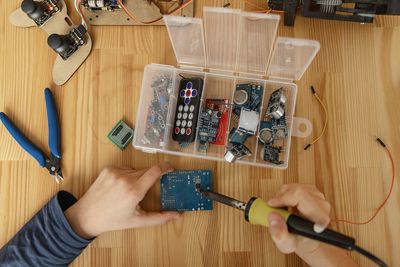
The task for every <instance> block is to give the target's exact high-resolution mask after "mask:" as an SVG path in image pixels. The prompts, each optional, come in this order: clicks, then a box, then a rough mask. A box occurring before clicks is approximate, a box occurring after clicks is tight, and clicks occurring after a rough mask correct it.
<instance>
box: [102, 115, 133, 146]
mask: <svg viewBox="0 0 400 267" xmlns="http://www.w3.org/2000/svg"><path fill="white" fill-rule="evenodd" d="M133 133H134V130H133V129H131V128H130V127H129V126H128V125H127V124H126V123H125V122H124V121H123V120H120V121H119V122H118V123H117V124H116V125H115V126H114V128H113V129H112V130H111V132H110V133H109V134H108V136H107V137H108V139H110V141H111V142H112V143H113V144H114V145H116V146H117V147H118V148H119V149H121V150H124V149H125V148H126V147H127V146H128V145H129V144H130V142H131V141H132V139H133Z"/></svg>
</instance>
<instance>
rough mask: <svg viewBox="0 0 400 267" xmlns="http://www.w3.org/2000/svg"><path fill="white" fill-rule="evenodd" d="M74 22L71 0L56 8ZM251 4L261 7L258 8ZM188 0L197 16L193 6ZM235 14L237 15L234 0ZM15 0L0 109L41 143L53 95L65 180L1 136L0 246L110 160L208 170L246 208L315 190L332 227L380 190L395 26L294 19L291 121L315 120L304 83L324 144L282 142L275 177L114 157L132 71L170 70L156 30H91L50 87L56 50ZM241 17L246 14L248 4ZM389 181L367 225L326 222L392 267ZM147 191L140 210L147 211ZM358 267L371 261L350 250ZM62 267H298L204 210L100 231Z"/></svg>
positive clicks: (398, 32) (398, 62) (165, 43)
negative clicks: (81, 59)
mask: <svg viewBox="0 0 400 267" xmlns="http://www.w3.org/2000/svg"><path fill="white" fill-rule="evenodd" d="M67 2H68V7H69V9H70V14H71V15H72V17H73V19H74V20H75V21H78V16H77V14H76V13H75V11H73V9H72V8H73V5H72V1H67ZM260 2H261V1H260ZM224 3H225V2H224V1H222V0H221V1H201V0H198V1H196V6H195V10H196V16H201V15H202V6H203V4H204V5H205V4H207V5H212V6H222V5H223V4H224ZM232 3H233V7H239V8H245V5H244V3H243V2H240V1H234V2H232ZM18 4H19V3H18V1H1V2H0V22H1V24H0V25H1V27H0V40H1V46H0V49H1V50H0V64H1V67H0V92H1V97H0V110H2V111H5V112H7V113H8V114H10V116H11V117H12V118H13V119H14V120H15V121H16V123H17V124H18V125H19V126H21V128H22V130H23V131H24V133H26V135H27V136H28V137H29V138H31V139H32V140H33V141H34V142H36V143H37V144H38V145H39V146H41V147H47V136H48V135H47V119H46V110H45V105H44V97H43V89H44V88H45V87H47V86H49V87H51V88H52V89H53V92H54V93H55V98H56V102H57V105H58V108H59V112H60V117H61V118H60V120H61V129H62V152H63V172H64V175H65V178H66V179H65V182H64V183H63V184H62V185H60V186H57V185H56V184H55V183H54V182H53V181H52V180H51V179H50V177H49V175H48V173H47V172H46V170H44V169H41V168H39V167H38V166H37V163H36V162H35V161H34V160H32V159H31V158H30V157H29V156H28V155H27V154H26V153H25V152H24V151H23V150H22V149H21V148H20V147H19V146H18V145H17V144H16V143H15V142H14V141H13V140H12V139H11V137H10V136H9V135H8V133H7V132H6V130H5V128H4V127H2V126H1V127H0V225H1V227H0V245H3V244H5V243H6V242H7V241H8V240H9V239H10V238H11V237H12V236H13V235H14V234H15V233H16V232H17V231H18V229H20V227H21V226H22V225H23V224H24V223H25V222H26V221H27V220H28V219H29V218H30V217H32V216H33V215H34V214H35V213H36V212H37V211H38V210H39V209H40V208H41V207H42V206H43V205H44V204H45V203H46V202H47V201H48V200H49V199H50V198H51V197H52V196H53V195H54V194H55V193H56V192H57V191H58V190H60V189H64V190H69V191H70V192H72V193H73V194H75V195H76V196H81V195H82V194H83V193H84V192H85V191H86V190H87V189H88V187H89V186H90V184H91V183H92V182H93V181H94V180H95V179H96V176H97V174H98V173H99V171H100V170H101V169H102V168H103V167H105V166H109V165H128V166H132V167H135V168H138V169H140V168H146V167H148V166H150V165H152V164H156V163H157V162H160V161H164V160H169V161H171V162H173V164H174V166H175V167H176V168H177V169H180V168H184V169H201V168H208V169H211V170H212V171H213V173H214V176H215V180H214V188H215V189H216V190H218V191H220V192H224V193H225V194H229V195H232V196H234V197H236V198H239V199H243V200H246V199H248V198H249V197H250V196H253V195H257V196H261V197H263V198H265V199H268V198H269V197H271V196H273V195H274V193H275V192H276V191H277V190H278V189H279V187H280V186H281V185H282V184H284V183H296V182H301V183H313V184H316V185H317V187H318V188H319V189H320V190H321V191H322V192H324V193H325V195H326V197H327V199H329V201H330V202H331V203H332V207H333V209H332V218H339V217H340V218H348V219H353V220H363V219H366V218H368V217H369V216H370V215H371V214H372V213H373V211H374V209H375V208H376V207H378V205H379V204H380V203H381V202H382V200H383V198H384V197H385V195H386V194H387V191H388V189H389V185H390V177H391V167H390V162H389V159H388V157H387V155H386V153H385V151H384V149H383V148H382V147H380V146H379V145H378V143H377V142H376V141H375V140H374V135H378V136H380V137H381V138H382V139H383V140H384V141H385V142H386V144H387V145H388V147H389V148H390V149H391V150H392V153H393V155H394V158H395V162H399V160H400V151H399V150H398V148H399V147H400V138H399V137H400V116H399V101H400V90H399V89H400V88H399V87H400V75H399V73H400V49H399V47H400V46H399V44H400V17H397V18H393V17H379V18H377V19H376V20H375V23H374V24H373V25H370V24H368V25H367V24H366V25H360V24H357V23H348V22H334V21H323V20H312V19H308V18H301V17H297V19H296V26H295V27H283V25H282V26H280V27H279V34H280V35H283V36H295V37H300V38H310V39H316V40H318V41H319V42H320V43H321V51H320V52H319V54H318V55H317V57H316V59H315V60H314V62H313V63H312V65H311V66H310V68H309V69H308V70H307V72H306V73H305V75H304V77H303V78H302V79H301V81H299V82H298V85H299V93H298V100H297V109H296V115H297V116H301V117H306V118H309V119H310V120H311V121H312V122H313V124H314V129H315V131H314V136H316V135H317V134H318V133H319V132H320V131H321V127H322V123H323V120H322V119H323V113H322V110H321V107H320V106H319V104H318V103H317V102H316V100H315V99H314V98H313V96H312V94H311V93H310V91H309V89H308V87H309V85H311V84H313V85H314V86H315V87H316V89H317V90H318V92H319V93H320V95H321V97H322V99H323V101H324V102H325V103H326V105H327V108H328V112H329V125H328V128H327V132H326V134H325V136H324V137H323V138H322V140H321V141H320V142H318V143H317V144H316V145H315V146H313V147H312V148H311V149H309V150H308V151H304V150H303V147H304V145H305V144H306V143H308V142H309V141H310V140H311V138H308V139H297V138H293V142H292V150H291V155H290V163H289V168H288V169H287V170H286V171H277V170H271V169H264V168H256V167H248V166H241V165H229V164H226V163H216V162H213V161H206V160H199V159H187V158H179V157H175V156H167V155H151V154H143V153H141V152H139V151H136V150H134V149H133V148H132V147H129V148H128V149H127V150H125V151H124V152H121V151H119V150H118V149H117V148H116V147H115V146H114V145H112V144H111V143H110V142H109V141H108V139H107V133H108V132H109V131H110V129H111V128H112V126H113V125H114V124H115V123H116V122H117V121H118V120H119V119H121V118H123V119H124V120H126V121H127V122H128V123H130V124H131V125H134V124H135V112H136V109H137V105H138V103H139V90H140V85H141V81H142V75H143V67H144V66H145V65H146V64H149V63H152V62H154V63H166V64H172V65H174V64H175V59H174V54H173V52H172V48H171V44H170V41H169V38H168V35H167V32H166V29H165V28H164V27H162V26H154V27H153V26H145V27H92V28H91V29H90V33H91V35H92V38H93V40H94V47H93V51H92V53H91V55H90V56H89V58H88V59H87V60H86V62H85V63H84V64H83V65H82V66H81V68H80V69H79V71H78V72H77V73H75V75H74V76H73V77H72V78H71V80H70V81H69V82H68V83H67V84H65V85H64V86H55V85H54V84H53V83H52V77H51V70H52V65H53V61H54V58H55V54H54V53H53V52H52V51H51V50H50V48H48V47H47V44H46V35H45V34H44V33H43V32H42V31H41V30H40V29H37V28H32V29H18V28H15V27H13V26H12V25H10V24H9V23H8V15H9V14H10V13H11V12H12V10H14V9H15V8H16V7H17V6H18ZM246 7H247V8H249V7H250V6H246ZM398 182H399V176H398V175H397V177H396V185H395V187H394V191H393V194H392V196H391V198H390V199H389V201H388V203H387V205H386V207H385V209H384V210H383V211H382V212H381V213H380V214H379V215H378V216H377V217H376V218H375V220H373V221H372V222H371V223H369V224H368V225H364V226H357V225H346V224H333V227H335V228H336V229H339V230H340V231H342V232H345V233H347V234H348V235H351V236H354V237H355V238H356V239H357V241H358V243H359V244H360V245H363V246H364V247H365V248H366V249H368V250H371V251H373V252H374V253H376V254H377V255H379V256H381V257H382V258H383V259H384V260H385V261H386V262H387V263H389V265H391V266H400V257H399V256H398V253H399V248H400V227H399V221H400V204H399V203H400V194H399V187H398ZM158 191H159V190H158V189H157V186H155V187H154V189H153V190H152V191H151V192H150V193H149V195H148V197H147V198H146V200H145V203H144V206H145V207H147V208H149V209H158V208H159V204H158V203H159V200H158V199H159V198H158V195H157V194H158ZM352 256H353V257H354V258H355V260H356V261H357V262H358V263H360V265H361V266H373V265H372V264H371V263H370V262H369V261H368V260H366V259H365V258H363V257H361V256H358V255H356V254H352ZM72 265H73V266H232V265H236V266H302V265H304V263H302V262H301V260H300V259H299V258H298V257H296V256H295V255H288V256H285V255H283V254H281V253H280V252H279V251H278V250H277V249H276V248H275V247H274V244H273V243H272V241H271V239H270V237H269V236H268V232H267V229H265V228H261V227H255V226H250V225H249V224H247V223H246V222H245V221H244V220H243V219H242V215H241V214H240V213H239V212H238V211H236V210H234V209H230V208H228V207H224V206H220V205H215V208H214V210H213V211H212V212H193V213H187V214H185V215H184V218H183V220H180V221H176V222H173V223H170V224H168V225H165V226H162V227H156V228H149V229H140V230H126V231H119V232H112V233H108V234H104V235H102V236H100V237H98V238H97V239H96V240H95V241H94V242H93V243H92V244H91V245H90V246H89V247H88V248H87V249H86V250H85V251H84V252H83V253H82V255H81V256H80V257H79V258H78V259H77V260H76V261H75V262H74V263H73V264H72Z"/></svg>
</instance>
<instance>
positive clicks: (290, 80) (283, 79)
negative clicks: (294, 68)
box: [266, 76, 294, 83]
mask: <svg viewBox="0 0 400 267" xmlns="http://www.w3.org/2000/svg"><path fill="white" fill-rule="evenodd" d="M266 80H268V81H275V82H285V83H294V80H293V79H289V78H284V77H275V76H271V77H268V78H266Z"/></svg>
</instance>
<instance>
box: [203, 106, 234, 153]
mask: <svg viewBox="0 0 400 267" xmlns="http://www.w3.org/2000/svg"><path fill="white" fill-rule="evenodd" d="M229 109H230V105H229V100H228V99H206V106H205V108H204V109H203V110H202V112H201V114H200V117H199V129H198V131H199V132H198V137H197V140H198V143H199V145H198V150H199V151H202V152H206V151H207V149H208V146H209V144H214V145H225V140H226V130H227V127H228V124H229V121H228V119H229Z"/></svg>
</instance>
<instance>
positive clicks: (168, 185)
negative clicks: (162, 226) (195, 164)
mask: <svg viewBox="0 0 400 267" xmlns="http://www.w3.org/2000/svg"><path fill="white" fill-rule="evenodd" d="M211 183H212V173H211V171H210V170H191V171H176V172H170V173H167V174H165V175H163V177H162V178H161V190H160V191H161V210H164V211H197V210H212V209H213V204H212V201H211V200H209V199H208V198H206V197H205V196H204V195H203V194H202V193H200V192H199V190H198V189H196V185H200V186H201V188H203V189H205V190H211ZM197 187H199V186H197Z"/></svg>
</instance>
